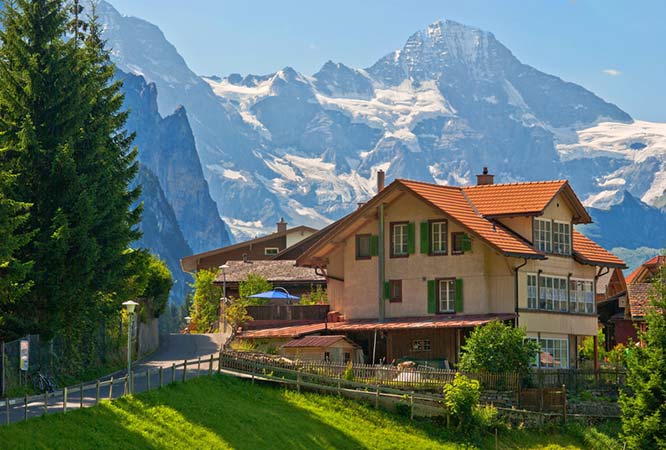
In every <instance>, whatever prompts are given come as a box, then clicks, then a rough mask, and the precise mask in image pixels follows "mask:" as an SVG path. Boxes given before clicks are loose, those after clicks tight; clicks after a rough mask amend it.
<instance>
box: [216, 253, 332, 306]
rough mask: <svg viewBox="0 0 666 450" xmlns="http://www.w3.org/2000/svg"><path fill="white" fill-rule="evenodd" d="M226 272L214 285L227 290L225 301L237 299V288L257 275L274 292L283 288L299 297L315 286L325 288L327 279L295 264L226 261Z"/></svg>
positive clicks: (279, 261)
mask: <svg viewBox="0 0 666 450" xmlns="http://www.w3.org/2000/svg"><path fill="white" fill-rule="evenodd" d="M226 264H227V266H228V267H229V268H228V269H225V271H224V273H222V272H221V271H220V272H219V273H218V275H217V277H216V278H215V281H214V283H213V284H215V285H216V286H220V287H223V286H225V287H226V294H227V297H231V298H238V297H239V295H238V287H239V284H240V282H241V281H244V280H246V279H247V276H248V275H249V274H256V275H259V276H261V277H262V278H264V279H265V280H267V281H268V282H270V283H271V284H272V285H273V287H274V288H278V287H280V288H284V289H286V290H287V292H288V293H289V294H291V295H295V296H298V297H300V296H302V295H303V294H308V293H310V292H311V291H313V290H314V289H315V288H316V287H317V286H321V287H322V288H324V289H325V288H326V278H324V277H323V276H322V275H318V274H317V273H316V271H315V269H311V268H309V267H297V266H296V265H295V264H296V261H294V260H265V261H261V260H260V261H251V260H246V261H227V262H226Z"/></svg>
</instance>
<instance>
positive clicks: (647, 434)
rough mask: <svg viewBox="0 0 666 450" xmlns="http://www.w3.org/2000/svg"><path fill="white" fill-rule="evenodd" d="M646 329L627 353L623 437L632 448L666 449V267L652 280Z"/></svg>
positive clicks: (623, 399) (621, 398)
mask: <svg viewBox="0 0 666 450" xmlns="http://www.w3.org/2000/svg"><path fill="white" fill-rule="evenodd" d="M650 297H651V298H650V308H649V309H648V312H647V313H646V317H645V325H646V331H645V332H642V333H639V338H640V342H641V345H640V346H636V347H632V348H630V349H629V350H628V355H627V383H626V387H625V389H623V390H622V392H621V395H620V406H621V408H622V431H623V433H622V434H623V437H624V439H625V441H626V443H627V445H628V447H629V448H632V449H644V448H655V449H656V448H666V267H662V268H661V269H660V271H659V273H658V275H657V276H656V277H654V280H653V289H652V293H651V295H650Z"/></svg>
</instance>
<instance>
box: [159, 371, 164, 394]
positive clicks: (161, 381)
mask: <svg viewBox="0 0 666 450" xmlns="http://www.w3.org/2000/svg"><path fill="white" fill-rule="evenodd" d="M163 385H164V383H163V379H162V366H160V389H162V386H163Z"/></svg>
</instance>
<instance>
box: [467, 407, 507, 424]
mask: <svg viewBox="0 0 666 450" xmlns="http://www.w3.org/2000/svg"><path fill="white" fill-rule="evenodd" d="M474 422H475V423H474V424H475V425H476V426H477V427H480V428H483V429H485V430H491V429H495V428H503V427H504V426H505V424H504V423H503V422H502V420H500V417H499V413H498V412H497V408H495V407H494V406H493V405H485V406H477V407H476V408H475V409H474Z"/></svg>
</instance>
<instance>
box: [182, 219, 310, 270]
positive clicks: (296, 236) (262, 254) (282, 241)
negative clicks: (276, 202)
mask: <svg viewBox="0 0 666 450" xmlns="http://www.w3.org/2000/svg"><path fill="white" fill-rule="evenodd" d="M316 232H317V230H316V229H314V228H310V227H307V226H298V227H294V228H287V223H286V222H285V221H284V219H280V221H279V222H278V223H277V231H276V232H275V233H271V234H269V235H266V236H262V237H258V238H255V239H251V240H249V241H244V242H239V243H237V244H234V245H229V246H227V247H222V248H218V249H215V250H210V251H207V252H204V253H198V254H196V255H191V256H186V257H185V258H182V259H181V260H180V265H181V268H182V269H183V271H184V272H196V271H198V270H200V269H217V268H218V267H219V266H221V265H222V264H224V263H226V262H227V261H243V260H246V261H248V260H249V261H258V260H269V259H276V258H277V257H278V255H279V254H280V253H282V252H284V251H285V250H287V249H298V248H300V246H298V245H297V244H298V243H300V242H302V241H304V240H306V239H307V238H308V237H310V236H312V235H314V234H315V233H316ZM301 253H302V252H301ZM290 255H296V256H300V253H296V252H294V251H293V250H292V252H290ZM296 256H293V257H292V258H291V259H296ZM280 259H282V258H280Z"/></svg>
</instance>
